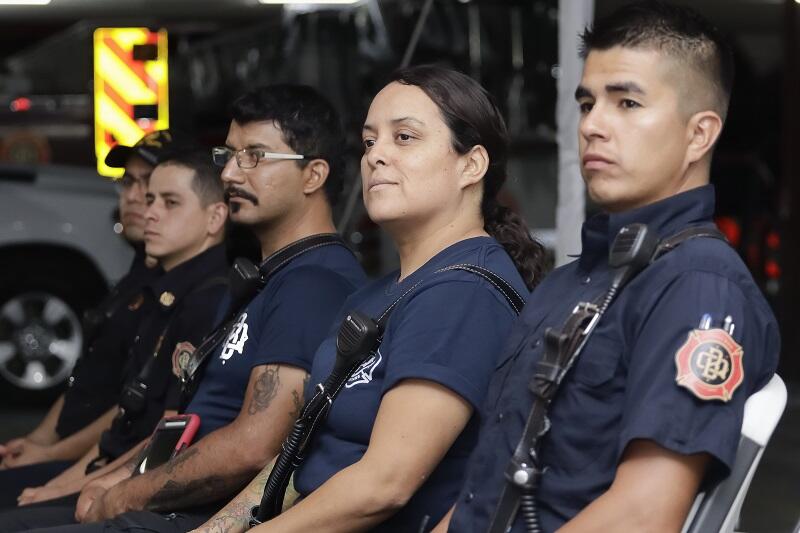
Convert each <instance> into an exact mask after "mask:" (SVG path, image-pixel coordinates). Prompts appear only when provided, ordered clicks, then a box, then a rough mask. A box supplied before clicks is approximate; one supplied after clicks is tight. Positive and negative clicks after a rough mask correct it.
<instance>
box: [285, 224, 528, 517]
mask: <svg viewBox="0 0 800 533" xmlns="http://www.w3.org/2000/svg"><path fill="white" fill-rule="evenodd" d="M458 263H472V264H475V265H478V266H483V267H485V268H487V269H489V270H491V271H493V272H494V273H495V274H497V275H499V276H501V277H503V278H504V279H505V280H506V281H507V282H508V283H510V284H511V286H512V287H514V288H515V289H516V290H517V292H519V293H520V294H522V295H525V296H527V294H528V291H527V289H526V287H525V284H524V282H523V281H522V278H521V277H520V275H519V273H518V272H517V270H516V268H515V267H514V264H513V263H512V261H511V258H510V257H509V256H508V254H506V252H505V250H504V249H503V247H502V246H500V245H499V244H498V243H497V241H495V240H494V239H492V238H490V237H477V238H473V239H467V240H464V241H461V242H458V243H456V244H454V245H452V246H450V247H448V248H447V249H445V250H443V251H442V252H440V253H439V254H437V255H436V256H435V257H433V258H432V259H431V260H430V261H428V262H427V263H426V264H425V265H424V266H422V267H421V268H419V269H418V270H417V271H415V272H414V273H412V274H411V275H410V276H408V277H406V278H405V279H404V280H402V281H401V282H399V283H398V281H397V279H398V272H394V273H392V274H389V275H387V276H385V277H384V278H382V279H380V280H377V281H375V282H373V283H371V284H369V285H368V286H367V287H365V288H364V289H362V290H360V291H358V292H356V293H355V294H353V295H352V296H351V297H350V298H348V300H347V303H346V304H345V305H344V307H343V308H342V313H341V314H340V315H339V320H337V321H336V323H335V324H334V325H333V327H332V328H331V329H330V332H329V335H328V337H327V338H326V339H325V342H324V343H323V344H322V345H321V346H320V347H319V350H318V351H317V355H316V357H315V358H314V367H313V370H312V372H311V380H310V381H309V387H308V388H307V390H306V396H308V395H310V394H312V393H313V385H314V384H316V383H320V382H322V381H324V380H325V378H326V377H327V376H328V374H330V371H331V369H332V368H333V363H334V360H335V355H336V348H335V342H336V333H337V331H338V329H339V325H340V323H341V320H342V319H343V318H344V316H345V314H346V313H347V312H349V311H352V310H359V311H361V312H363V313H365V314H367V315H368V316H372V317H378V316H379V315H380V314H381V313H382V312H383V311H384V310H385V309H386V308H387V307H388V306H389V305H390V304H392V302H394V301H395V300H396V299H397V298H398V297H399V296H400V295H401V294H403V293H405V292H406V291H407V290H408V289H409V288H411V287H414V285H415V284H417V283H418V282H420V281H421V283H419V285H417V286H416V288H414V290H413V291H412V292H410V293H409V294H408V295H406V296H405V297H404V298H403V299H402V300H401V301H400V303H399V304H398V305H397V307H396V308H395V309H394V311H393V313H392V315H391V317H390V318H389V321H388V323H387V325H386V330H385V333H384V336H383V342H382V343H381V346H380V349H379V350H378V352H377V355H376V356H375V357H372V358H370V359H368V360H367V361H365V362H364V364H362V365H361V367H359V369H357V371H356V372H355V373H354V375H353V377H352V378H351V379H350V380H349V381H348V383H347V384H346V385H345V387H344V388H343V389H342V391H341V393H340V394H339V396H338V397H337V399H336V401H335V403H334V404H333V408H332V409H331V411H330V415H329V417H328V419H327V420H326V421H325V423H324V425H323V426H322V427H321V428H320V430H319V432H318V433H317V435H316V436H315V440H314V443H313V445H312V448H311V451H310V452H309V454H308V457H307V459H306V460H305V462H304V463H303V464H302V465H301V466H300V468H299V469H298V470H297V472H296V473H295V478H294V484H295V488H296V489H297V491H298V492H299V493H300V494H301V495H307V494H308V493H310V492H312V491H314V490H315V489H316V488H317V487H319V486H320V485H321V484H323V483H324V482H325V481H326V480H328V478H330V477H331V476H333V475H334V474H335V473H336V472H338V471H340V470H342V469H344V468H346V467H347V466H349V465H352V464H353V463H355V462H357V461H359V460H360V459H361V457H362V456H363V455H364V452H365V451H366V449H367V445H368V444H369V438H370V434H371V433H372V426H373V424H374V422H375V417H376V415H377V413H378V408H379V406H380V403H381V399H382V397H383V395H384V394H385V393H386V392H387V391H388V390H390V389H391V388H392V387H394V386H395V385H397V384H398V383H399V382H400V381H402V380H404V379H424V380H429V381H433V382H436V383H439V384H441V385H444V386H445V387H447V388H449V389H451V390H453V391H454V392H455V393H457V394H458V395H459V396H461V397H462V398H464V399H465V400H467V401H468V402H469V403H470V404H472V406H473V408H474V409H475V411H476V414H474V415H473V416H472V418H471V419H470V421H469V423H468V424H467V426H466V428H465V429H464V431H463V432H462V433H461V435H459V437H458V438H457V439H456V441H455V443H454V444H453V446H452V447H451V448H450V450H449V451H448V452H447V454H446V455H445V457H444V459H442V462H441V463H440V464H439V466H437V468H436V469H435V470H434V471H433V472H432V473H431V475H430V477H429V478H428V480H427V481H426V482H425V483H424V484H423V485H422V487H420V489H419V490H418V491H417V493H416V494H415V495H414V496H413V497H412V498H411V500H410V501H409V502H408V504H407V505H406V506H405V507H404V508H403V509H401V510H400V511H398V512H397V513H396V514H395V515H394V516H393V517H391V518H390V519H389V520H388V521H387V522H385V523H384V524H382V525H381V526H379V527H378V528H376V530H378V531H403V532H407V531H417V529H418V528H419V525H420V523H421V521H422V519H423V517H424V516H425V515H428V516H430V519H431V522H430V523H432V524H433V523H436V521H438V520H439V519H441V517H442V516H443V515H444V513H445V512H447V509H448V508H449V507H450V505H452V503H453V502H454V501H455V497H456V495H457V494H458V489H459V487H460V486H461V480H462V475H463V471H464V466H465V464H466V461H467V458H468V457H469V453H470V452H471V450H472V448H473V446H474V445H475V442H476V439H477V434H478V426H479V419H480V417H479V416H478V414H477V411H478V409H479V408H480V406H481V404H482V403H483V399H484V395H485V394H486V389H487V387H488V386H489V379H490V377H491V375H492V372H493V370H494V368H495V362H496V359H497V356H498V354H499V352H500V348H501V347H502V345H503V342H504V340H505V338H506V335H507V334H508V331H509V329H510V328H511V323H512V322H513V320H514V319H515V318H516V315H515V313H514V311H513V309H512V308H511V306H510V304H509V303H508V301H507V300H506V299H505V297H504V296H503V295H502V294H501V293H500V292H499V291H498V290H497V289H496V288H494V287H493V286H492V285H491V284H489V282H487V281H486V280H485V279H483V278H481V277H479V276H477V275H475V274H472V273H469V272H465V271H462V270H453V271H448V272H444V273H437V274H434V271H435V270H437V269H439V268H441V267H445V266H449V265H454V264H458Z"/></svg>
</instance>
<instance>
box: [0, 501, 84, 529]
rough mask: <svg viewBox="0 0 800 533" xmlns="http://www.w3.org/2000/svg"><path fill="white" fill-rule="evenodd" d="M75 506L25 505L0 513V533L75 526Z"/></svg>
mask: <svg viewBox="0 0 800 533" xmlns="http://www.w3.org/2000/svg"><path fill="white" fill-rule="evenodd" d="M76 523H77V522H76V521H75V504H74V503H73V504H72V505H55V506H51V507H44V506H36V505H26V506H25V507H18V508H16V509H10V510H7V511H3V512H2V513H0V533H14V532H17V531H30V530H32V529H37V528H45V527H52V526H61V525H65V524H76Z"/></svg>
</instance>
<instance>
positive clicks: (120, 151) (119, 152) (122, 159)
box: [106, 144, 133, 168]
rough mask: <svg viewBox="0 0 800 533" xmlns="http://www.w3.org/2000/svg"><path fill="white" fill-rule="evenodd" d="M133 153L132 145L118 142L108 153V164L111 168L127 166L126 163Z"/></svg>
mask: <svg viewBox="0 0 800 533" xmlns="http://www.w3.org/2000/svg"><path fill="white" fill-rule="evenodd" d="M132 153H133V148H131V147H130V146H122V145H120V144H118V145H116V146H115V147H114V148H112V149H111V150H110V151H109V152H108V154H107V155H106V165H107V166H109V167H111V168H125V164H126V163H127V162H128V158H129V157H130V156H131V154H132Z"/></svg>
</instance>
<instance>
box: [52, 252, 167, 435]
mask: <svg viewBox="0 0 800 533" xmlns="http://www.w3.org/2000/svg"><path fill="white" fill-rule="evenodd" d="M144 260H145V256H144V251H143V250H137V253H136V255H135V256H134V258H133V261H132V263H131V267H130V269H129V270H128V273H127V274H125V276H124V277H123V278H122V279H121V280H120V281H119V283H117V284H116V285H115V286H114V288H113V289H112V290H111V292H110V293H109V294H108V296H107V297H106V298H105V299H104V300H103V302H102V303H101V304H100V305H99V306H97V308H96V309H93V310H92V311H90V312H89V313H87V315H91V316H94V317H95V320H92V321H91V322H96V323H93V324H92V325H91V327H87V328H86V329H85V333H86V339H85V343H84V345H85V346H86V349H85V351H84V353H83V354H82V355H81V358H80V359H79V360H78V364H77V365H76V366H75V370H74V371H73V373H72V376H70V378H69V382H68V387H67V390H66V391H65V392H64V405H63V406H62V408H61V412H60V413H59V415H58V420H57V422H56V433H58V435H59V437H61V438H62V439H63V438H65V437H68V436H70V435H72V434H73V433H75V432H76V431H78V430H80V429H83V428H84V427H86V426H87V425H89V424H90V423H92V422H94V420H95V419H96V418H98V417H99V416H100V415H102V414H103V413H105V412H106V411H108V410H109V409H111V408H112V407H113V406H114V405H116V403H117V400H118V399H119V393H120V391H121V390H122V385H123V383H122V382H123V369H124V368H125V364H126V362H127V360H128V347H129V346H130V344H131V343H132V342H133V338H134V336H135V335H136V328H137V326H138V324H139V321H140V320H141V318H142V316H143V313H142V309H141V306H140V305H137V301H138V298H140V297H141V296H140V295H141V291H142V288H143V287H144V286H145V285H146V284H148V283H150V282H152V281H154V280H156V279H158V277H159V276H160V275H161V274H163V273H164V271H163V270H161V268H160V267H154V268H148V267H147V266H146V265H145V262H144Z"/></svg>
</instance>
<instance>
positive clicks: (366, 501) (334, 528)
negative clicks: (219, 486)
mask: <svg viewBox="0 0 800 533" xmlns="http://www.w3.org/2000/svg"><path fill="white" fill-rule="evenodd" d="M369 470H370V469H369V468H365V467H364V465H360V464H359V463H356V464H354V465H352V466H350V467H348V468H345V469H344V470H342V471H340V472H338V473H337V474H336V475H335V476H333V477H332V478H330V479H329V480H328V481H326V482H325V483H324V484H323V485H322V486H321V487H319V488H318V489H317V490H315V491H314V492H312V493H311V494H309V495H308V496H306V497H305V498H304V499H303V500H301V501H300V502H299V503H297V505H295V506H294V507H292V508H291V509H288V510H287V511H286V512H284V513H282V514H281V515H279V516H278V517H276V518H274V519H273V520H270V521H269V522H266V523H264V524H262V525H261V526H259V527H258V528H256V529H254V531H258V533H268V532H269V533H272V532H281V533H293V532H297V533H300V532H307V531H315V530H316V531H325V533H338V532H341V533H348V532H356V531H367V530H369V529H371V528H372V527H374V526H376V525H377V524H380V523H381V522H383V521H384V520H386V519H387V518H389V517H390V516H391V515H392V514H394V513H395V512H396V511H397V510H398V509H399V508H400V507H401V506H402V505H403V504H404V503H405V498H403V497H401V496H400V495H398V494H397V493H396V492H395V491H394V490H393V489H394V487H395V486H396V485H395V484H394V483H392V482H391V481H389V480H381V479H376V477H375V475H374V472H370V471H369Z"/></svg>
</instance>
